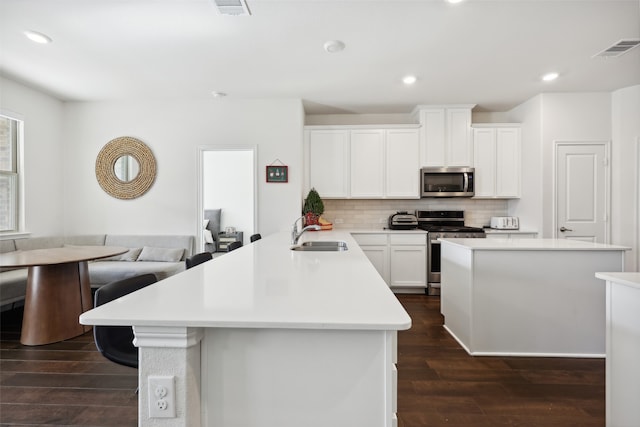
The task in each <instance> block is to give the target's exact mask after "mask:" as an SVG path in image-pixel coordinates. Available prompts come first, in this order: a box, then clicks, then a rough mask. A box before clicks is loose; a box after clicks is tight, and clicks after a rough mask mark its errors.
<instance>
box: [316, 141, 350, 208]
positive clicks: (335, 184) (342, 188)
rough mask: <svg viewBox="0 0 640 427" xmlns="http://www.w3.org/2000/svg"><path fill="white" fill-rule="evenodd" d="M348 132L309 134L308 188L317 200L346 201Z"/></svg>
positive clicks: (347, 192)
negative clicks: (314, 192) (318, 198)
mask: <svg viewBox="0 0 640 427" xmlns="http://www.w3.org/2000/svg"><path fill="white" fill-rule="evenodd" d="M348 148H349V131H346V130H313V131H311V132H310V133H309V187H310V188H315V189H316V190H317V191H318V193H319V194H320V197H326V198H331V197H339V198H343V197H347V196H348V194H349V191H348V180H347V178H348V177H347V172H348V166H349V163H348V159H349V152H348Z"/></svg>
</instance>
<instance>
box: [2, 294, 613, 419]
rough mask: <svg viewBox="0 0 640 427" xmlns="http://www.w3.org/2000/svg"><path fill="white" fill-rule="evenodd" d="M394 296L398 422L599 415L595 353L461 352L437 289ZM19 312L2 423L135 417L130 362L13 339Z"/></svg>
mask: <svg viewBox="0 0 640 427" xmlns="http://www.w3.org/2000/svg"><path fill="white" fill-rule="evenodd" d="M399 299H400V301H401V302H402V304H403V305H404V306H405V308H406V309H407V311H408V312H409V314H410V315H411V318H412V320H413V327H412V328H411V330H409V331H405V332H401V333H400V334H399V337H398V341H399V343H398V371H399V374H398V376H399V379H398V417H399V427H421V426H430V427H438V426H448V427H458V426H460V427H462V426H464V427H499V426H512V427H513V426H517V427H534V426H535V427H553V426H562V427H591V426H594V427H595V426H597V427H603V426H604V425H605V422H604V412H605V409H604V404H605V403H604V360H602V359H555V358H503V357H470V356H468V355H467V354H466V352H464V350H462V349H461V348H460V346H459V345H458V344H457V343H456V342H455V341H454V340H453V339H452V338H451V337H450V336H449V335H448V334H447V333H446V331H444V329H443V328H442V317H441V316H440V310H439V304H440V302H439V299H438V298H437V297H428V296H424V295H415V296H414V295H401V296H399ZM20 316H21V312H20V311H16V312H13V313H11V312H9V313H7V312H5V313H3V314H2V317H1V319H0V321H1V322H2V323H1V324H0V330H1V335H0V338H1V342H0V404H1V407H0V424H1V425H13V426H15V425H25V426H26V425H52V426H53V425H56V426H60V425H66V426H115V425H117V426H135V425H137V396H136V394H135V389H136V386H137V377H136V375H137V371H136V370H135V369H132V368H127V367H123V366H119V365H116V364H115V363H112V362H109V361H108V360H106V359H104V358H103V357H102V356H100V355H99V354H98V352H97V351H96V350H95V346H94V344H93V339H92V336H91V333H88V334H85V335H84V336H82V337H78V338H75V339H72V340H68V341H65V342H62V343H57V344H51V345H46V346H39V347H25V346H22V345H20V342H19V331H20V320H21V317H20ZM301 427H303V426H301Z"/></svg>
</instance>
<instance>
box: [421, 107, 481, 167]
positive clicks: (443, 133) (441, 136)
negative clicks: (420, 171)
mask: <svg viewBox="0 0 640 427" xmlns="http://www.w3.org/2000/svg"><path fill="white" fill-rule="evenodd" d="M472 108H473V105H456V106H453V105H452V106H427V105H424V106H419V107H418V117H419V120H420V124H421V125H422V129H421V135H420V166H471V165H472V164H473V142H472V140H471V109H472Z"/></svg>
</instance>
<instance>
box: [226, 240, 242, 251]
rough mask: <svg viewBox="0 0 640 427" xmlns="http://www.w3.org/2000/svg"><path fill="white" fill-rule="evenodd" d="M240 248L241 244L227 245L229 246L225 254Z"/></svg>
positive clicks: (232, 243)
mask: <svg viewBox="0 0 640 427" xmlns="http://www.w3.org/2000/svg"><path fill="white" fill-rule="evenodd" d="M240 246H242V242H231V243H229V246H227V252H231V251H233V250H236V249H238V248H239V247H240Z"/></svg>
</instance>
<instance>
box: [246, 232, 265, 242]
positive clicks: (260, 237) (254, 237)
mask: <svg viewBox="0 0 640 427" xmlns="http://www.w3.org/2000/svg"><path fill="white" fill-rule="evenodd" d="M260 239H262V236H261V235H260V233H256V234H253V235H252V236H251V237H249V241H250V242H251V243H253V242H255V241H256V240H260Z"/></svg>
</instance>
